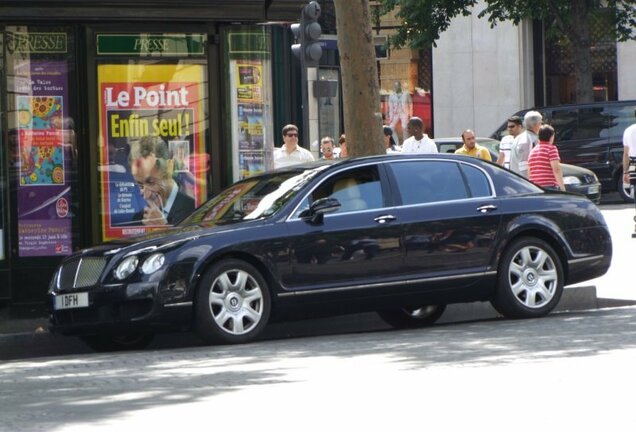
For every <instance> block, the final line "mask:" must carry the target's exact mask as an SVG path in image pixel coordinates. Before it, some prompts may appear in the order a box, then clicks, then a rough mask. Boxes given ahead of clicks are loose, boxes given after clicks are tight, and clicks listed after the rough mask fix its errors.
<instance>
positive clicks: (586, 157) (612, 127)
mask: <svg viewBox="0 0 636 432" xmlns="http://www.w3.org/2000/svg"><path fill="white" fill-rule="evenodd" d="M532 109H534V110H536V111H539V112H540V113H541V114H543V118H544V121H545V122H546V123H549V124H551V125H552V126H554V130H555V132H556V139H555V141H554V143H555V144H556V145H557V147H558V148H559V154H560V155H561V162H564V163H568V164H572V165H576V166H579V167H583V168H588V169H590V170H592V171H593V172H594V173H595V174H596V176H597V177H598V179H599V180H600V182H601V186H602V190H603V191H604V192H613V191H618V193H619V195H620V196H621V198H622V199H623V200H625V201H633V199H634V192H633V190H632V189H631V187H630V185H628V184H623V176H622V171H623V166H622V162H621V161H622V157H623V132H624V131H625V129H626V128H627V127H628V126H630V125H632V124H634V123H636V100H627V101H607V102H595V103H589V104H576V105H558V106H550V107H544V108H532ZM528 111H529V110H527V109H526V110H522V111H519V112H517V113H515V114H516V115H518V116H520V117H522V118H523V116H524V115H525V113H526V112H528ZM506 124H507V122H504V123H503V124H502V125H501V126H500V127H499V128H498V129H497V130H496V131H495V132H494V133H493V134H492V135H491V138H494V139H497V140H501V138H502V137H504V136H506V135H507V134H508V132H507V130H506Z"/></svg>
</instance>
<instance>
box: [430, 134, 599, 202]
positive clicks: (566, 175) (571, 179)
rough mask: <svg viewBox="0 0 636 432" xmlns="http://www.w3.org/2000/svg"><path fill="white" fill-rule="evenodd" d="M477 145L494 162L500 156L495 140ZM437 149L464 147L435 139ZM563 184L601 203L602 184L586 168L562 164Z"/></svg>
mask: <svg viewBox="0 0 636 432" xmlns="http://www.w3.org/2000/svg"><path fill="white" fill-rule="evenodd" d="M476 140H477V144H479V145H480V146H483V147H486V148H487V149H488V150H489V151H490V157H491V158H492V160H493V162H495V161H496V160H497V157H498V155H499V141H497V140H496V139H494V138H483V137H478V138H477V139H476ZM435 143H436V144H437V149H438V151H439V152H440V153H454V152H455V150H456V149H458V148H460V147H461V146H462V145H463V142H462V138H461V137H452V138H435ZM561 171H562V173H563V182H564V183H565V189H566V190H567V191H568V192H573V193H577V194H580V195H585V196H586V197H588V198H589V199H590V200H591V201H592V202H594V203H595V204H600V202H601V183H600V182H599V181H598V178H597V177H596V174H594V173H593V172H592V171H591V170H589V169H586V168H581V167H578V166H574V165H570V164H565V163H561Z"/></svg>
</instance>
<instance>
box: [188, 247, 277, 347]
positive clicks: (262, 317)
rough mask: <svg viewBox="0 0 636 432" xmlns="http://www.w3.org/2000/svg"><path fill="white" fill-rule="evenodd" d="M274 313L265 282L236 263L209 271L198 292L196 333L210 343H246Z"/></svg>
mask: <svg viewBox="0 0 636 432" xmlns="http://www.w3.org/2000/svg"><path fill="white" fill-rule="evenodd" d="M270 310H271V299H270V294H269V289H268V287H267V283H266V282H265V279H264V278H263V277H262V276H261V274H260V273H259V272H258V270H256V269H255V268H254V267H253V266H252V265H250V264H248V263H246V262H244V261H240V260H234V259H228V260H224V261H221V262H219V263H217V264H215V265H214V266H213V267H212V268H210V270H208V271H207V272H206V273H205V274H204V276H203V279H202V281H201V285H200V287H199V289H198V291H197V296H196V306H195V320H196V321H195V329H196V331H197V333H198V334H199V336H200V337H201V338H202V339H203V340H205V341H206V342H208V343H229V344H235V343H245V342H249V341H251V340H253V339H254V338H256V337H257V336H258V335H259V334H260V333H261V332H262V330H263V328H264V327H265V325H266V324H267V321H268V320H269V314H270Z"/></svg>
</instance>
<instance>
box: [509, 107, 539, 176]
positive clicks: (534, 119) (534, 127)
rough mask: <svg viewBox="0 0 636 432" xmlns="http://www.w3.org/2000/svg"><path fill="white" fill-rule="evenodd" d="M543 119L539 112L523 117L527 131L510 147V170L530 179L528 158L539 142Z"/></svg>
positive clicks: (531, 112) (532, 112) (530, 112)
mask: <svg viewBox="0 0 636 432" xmlns="http://www.w3.org/2000/svg"><path fill="white" fill-rule="evenodd" d="M542 120H543V117H542V116H541V113H540V112H538V111H528V112H527V113H526V115H524V116H523V125H524V127H525V128H526V130H525V131H523V132H522V133H520V134H519V135H517V137H516V138H515V140H514V141H513V142H512V146H511V147H510V170H511V171H514V172H516V173H517V174H520V175H522V176H524V177H525V178H528V156H530V150H532V149H533V148H534V146H535V145H536V143H537V141H538V140H539V138H538V136H537V133H538V132H539V129H540V128H541V122H542Z"/></svg>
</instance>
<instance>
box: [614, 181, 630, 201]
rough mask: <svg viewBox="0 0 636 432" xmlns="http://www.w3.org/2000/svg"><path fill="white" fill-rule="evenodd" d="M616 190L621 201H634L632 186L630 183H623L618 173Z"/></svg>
mask: <svg viewBox="0 0 636 432" xmlns="http://www.w3.org/2000/svg"><path fill="white" fill-rule="evenodd" d="M625 186H628V187H625ZM616 190H617V191H618V195H619V196H620V197H621V199H622V200H623V201H625V202H634V188H633V187H632V185H626V184H625V183H623V177H622V176H621V175H619V176H618V178H617V181H616Z"/></svg>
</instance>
